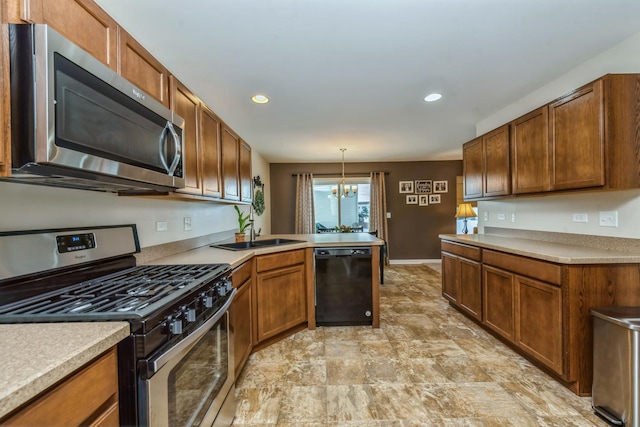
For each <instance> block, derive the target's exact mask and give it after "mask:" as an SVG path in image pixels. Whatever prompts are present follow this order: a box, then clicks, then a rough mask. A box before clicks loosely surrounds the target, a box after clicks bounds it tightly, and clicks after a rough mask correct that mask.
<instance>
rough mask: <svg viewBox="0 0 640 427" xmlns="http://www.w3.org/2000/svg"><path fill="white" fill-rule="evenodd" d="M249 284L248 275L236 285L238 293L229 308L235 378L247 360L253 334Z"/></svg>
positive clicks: (250, 281) (250, 282)
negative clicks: (246, 278)
mask: <svg viewBox="0 0 640 427" xmlns="http://www.w3.org/2000/svg"><path fill="white" fill-rule="evenodd" d="M251 285H252V280H251V278H250V277H249V279H248V280H246V281H245V282H244V283H243V284H242V285H240V287H238V293H237V294H236V296H235V299H234V300H233V304H231V308H230V310H229V317H230V323H231V330H232V331H233V348H234V352H233V354H234V358H235V376H236V379H237V378H238V376H239V375H240V371H242V367H243V366H244V364H245V362H246V361H247V358H248V357H249V354H250V353H251V348H252V346H253V336H252V334H251V330H252V328H253V314H252V311H251V310H252V307H251V305H252V304H251V303H252V298H251Z"/></svg>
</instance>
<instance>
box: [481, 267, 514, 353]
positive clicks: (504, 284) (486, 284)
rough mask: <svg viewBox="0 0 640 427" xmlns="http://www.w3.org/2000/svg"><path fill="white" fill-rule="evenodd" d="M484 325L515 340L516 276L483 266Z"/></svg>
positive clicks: (510, 339)
mask: <svg viewBox="0 0 640 427" xmlns="http://www.w3.org/2000/svg"><path fill="white" fill-rule="evenodd" d="M482 279H483V280H482V290H483V292H484V301H483V308H484V324H485V325H486V326H487V327H489V328H490V329H491V330H493V331H494V332H496V333H497V334H499V335H501V336H502V337H504V338H506V339H508V340H509V341H512V342H513V341H514V340H515V331H516V328H515V313H514V293H515V291H514V283H513V281H514V275H513V274H512V273H509V272H508V271H505V270H500V269H498V268H493V267H489V266H486V265H485V266H483V278H482Z"/></svg>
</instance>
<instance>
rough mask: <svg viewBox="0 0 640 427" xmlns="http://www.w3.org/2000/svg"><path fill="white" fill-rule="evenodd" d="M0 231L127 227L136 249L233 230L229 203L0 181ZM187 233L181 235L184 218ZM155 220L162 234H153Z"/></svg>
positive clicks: (234, 221)
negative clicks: (133, 230)
mask: <svg viewBox="0 0 640 427" xmlns="http://www.w3.org/2000/svg"><path fill="white" fill-rule="evenodd" d="M0 201H1V203H0V231H16V230H32V229H41V228H59V227H74V226H93V225H111V224H131V223H134V224H136V225H137V227H138V234H139V237H140V245H141V246H142V247H148V246H153V245H157V244H161V243H168V242H173V241H178V240H184V239H188V238H192V237H199V236H203V235H207V234H211V233H217V232H223V231H228V230H233V229H235V228H237V227H238V225H237V222H236V214H235V212H234V211H233V207H232V206H231V205H220V204H211V203H195V202H179V201H171V200H157V199H148V198H140V197H130V196H126V197H124V196H118V195H115V194H111V193H101V192H96V191H86V190H69V189H64V188H53V187H43V186H36V185H28V184H15V183H9V182H0ZM186 216H189V217H191V221H192V231H184V225H183V221H184V217H186ZM156 221H166V222H167V223H168V224H167V225H168V230H167V231H163V232H157V231H155V225H156Z"/></svg>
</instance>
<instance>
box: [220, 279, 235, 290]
mask: <svg viewBox="0 0 640 427" xmlns="http://www.w3.org/2000/svg"><path fill="white" fill-rule="evenodd" d="M222 283H223V284H224V287H225V289H226V290H227V292H231V289H233V285H232V284H231V280H229V279H224V282H222Z"/></svg>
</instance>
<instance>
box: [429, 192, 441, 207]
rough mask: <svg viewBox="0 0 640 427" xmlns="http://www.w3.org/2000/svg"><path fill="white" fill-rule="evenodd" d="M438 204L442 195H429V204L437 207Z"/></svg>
mask: <svg viewBox="0 0 640 427" xmlns="http://www.w3.org/2000/svg"><path fill="white" fill-rule="evenodd" d="M436 203H440V195H439V194H429V204H430V205H435V204H436Z"/></svg>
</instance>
